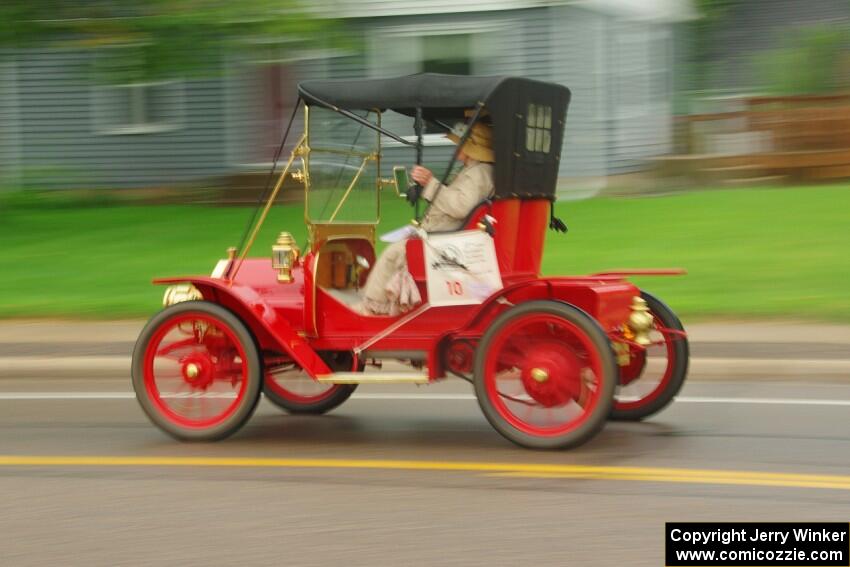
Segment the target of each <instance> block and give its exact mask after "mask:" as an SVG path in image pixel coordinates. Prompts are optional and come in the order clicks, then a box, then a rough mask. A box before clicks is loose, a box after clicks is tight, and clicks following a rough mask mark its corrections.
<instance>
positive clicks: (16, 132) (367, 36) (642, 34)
mask: <svg viewBox="0 0 850 567" xmlns="http://www.w3.org/2000/svg"><path fill="white" fill-rule="evenodd" d="M376 3H380V2H377V0H376ZM386 4H387V6H389V5H393V6H395V7H397V3H396V2H390V1H389V0H388V1H387V2H386ZM484 4H487V3H483V4H482V6H483V5H484ZM509 4H510V5H511V7H512V8H511V9H509V8H508V5H509ZM519 4H522V5H523V6H526V7H524V8H519V9H517V8H515V7H514V6H515V5H519ZM487 5H488V6H489V8H490V9H489V10H481V11H455V12H454V13H422V12H423V11H424V12H428V11H429V10H431V9H432V8H434V6H435V5H432V4H428V5H427V6H424V5H423V6H421V8H422V9H421V10H420V11H419V12H418V13H417V15H410V16H387V17H371V18H352V19H349V20H347V21H346V33H349V34H350V35H351V39H352V40H353V41H352V44H354V45H361V46H363V49H359V50H356V51H352V52H350V53H333V54H331V55H325V56H316V57H313V58H311V59H307V60H304V59H301V60H294V61H292V62H291V63H289V64H287V65H285V67H286V72H285V80H286V81H288V83H287V84H283V85H281V87H282V89H283V91H282V92H286V93H288V92H292V93H294V92H295V84H294V82H295V81H297V80H305V79H311V78H326V77H334V78H340V79H345V78H360V77H364V76H372V77H379V76H390V75H399V74H406V73H412V72H418V71H419V67H418V62H417V61H418V60H416V61H413V56H407V57H408V59H405V58H404V56H403V54H400V52H402V51H403V50H404V49H405V48H406V47H408V44H407V42H409V41H411V39H410V38H414V37H416V35H417V34H426V35H427V34H429V33H470V34H471V37H472V38H473V39H472V40H471V42H472V44H473V65H472V72H473V73H475V74H482V75H494V74H502V75H515V76H526V77H530V78H534V79H539V80H543V81H554V82H558V83H561V84H564V85H566V86H567V87H569V88H570V89H571V91H572V102H571V105H570V109H569V113H568V116H567V124H566V135H565V138H564V146H563V152H562V160H561V169H560V174H561V177H562V178H568V179H570V180H576V179H594V180H598V179H601V178H603V177H604V176H606V175H611V174H617V173H623V172H628V171H633V170H635V169H638V168H641V167H643V166H644V165H645V162H646V159H647V158H649V157H651V156H655V155H659V154H663V153H667V152H668V151H669V149H670V137H671V134H670V124H671V113H672V107H671V101H670V99H671V96H670V93H671V91H672V82H673V81H672V80H671V77H672V57H670V61H666V60H664V62H663V63H659V62H658V59H659V57H658V53H656V52H655V51H653V49H654V47H653V46H643V45H641V43H640V42H641V41H644V40H647V41H648V39H649V38H653V37H667V36H669V37H672V33H671V29H672V24H670V23H666V22H660V21H658V20H635V19H628V18H625V17H623V16H617V15H614V13H612V11H610V10H596V9H591V8H590V7H586V6H592V5H593V3H592V2H590V3H588V2H586V3H583V4H582V5H575V4H563V3H560V4H559V3H551V2H542V3H535V2H518V1H517V2H504V3H498V2H496V3H490V4H487ZM534 5H536V6H537V7H527V6H534ZM411 6H412V4H411ZM583 6H585V7H583ZM395 7H394V8H393V9H396V8H395ZM425 7H427V8H428V10H425ZM358 9H359V10H361V13H367V12H366V7H364V6H359V7H358ZM434 9H435V10H436V8H434ZM446 11H448V10H446ZM636 42H637V43H636ZM662 43H663V42H662ZM668 44H669V46H672V40H671V41H669V42H668ZM636 45H637V46H638V47H639V48H636V47H635V46H636ZM653 45H654V44H653ZM669 46H668V48H669V49H672V48H670V47H669ZM666 56H667V52H666V51H665V52H664V57H666ZM89 57H90V55H88V54H87V53H86V52H83V51H75V50H68V49H65V50H29V51H19V52H17V62H16V65H15V66H14V69H13V70H14V71H15V72H14V75H15V79H16V80H15V81H14V86H12V85H11V84H10V83H11V82H10V81H3V82H2V84H0V121H2V122H0V124H1V125H0V127H2V131H0V168H3V169H4V170H6V171H7V172H17V174H18V175H19V176H20V177H22V178H23V179H25V181H26V183H27V184H29V185H40V186H47V187H75V186H79V187H110V188H111V187H155V186H162V185H173V184H179V183H186V182H189V183H191V182H197V181H199V180H202V179H210V178H216V177H221V176H226V175H228V174H231V173H234V172H236V171H239V170H241V169H246V168H247V169H254V170H256V169H257V168H256V165H257V164H258V163H262V162H265V161H268V160H269V159H271V155H272V154H273V149H274V148H273V147H272V146H273V145H274V137H275V136H274V135H269V136H268V139H265V138H266V137H265V136H263V139H262V140H258V137H259V134H258V133H263V132H269V131H271V130H276V129H277V128H278V127H279V124H278V123H277V122H275V121H274V120H273V119H271V120H270V119H269V117H268V116H267V115H264V113H263V112H262V111H263V109H264V108H265V107H267V106H268V104H269V102H268V100H267V99H266V98H264V96H263V93H262V92H261V91H262V89H261V86H262V84H263V83H262V82H261V81H258V77H259V76H260V75H261V73H262V69H263V65H262V64H255V63H251V62H249V61H246V60H244V59H241V58H238V57H237V56H235V55H233V56H231V58H230V59H228V60H225V61H223V62H222V68H223V70H224V74H223V75H222V76H218V77H213V78H209V79H203V80H192V81H185V82H184V88H183V91H182V95H181V96H182V97H184V98H185V102H186V104H185V111H184V113H183V115H182V119H181V121H180V127H179V128H176V129H174V130H171V131H164V132H156V133H145V134H106V133H104V132H103V131H102V129H101V128H98V125H97V123H96V120H95V119H94V116H93V113H94V110H93V109H94V107H95V103H94V102H93V92H94V91H95V89H97V87H94V86H92V80H91V79H92V76H91V73H90V65H91V61H90V59H89ZM662 64H663V65H666V70H665V71H664V72H662V73H657V72H655V73H653V72H652V71H653V69H654V68H657V67H658V66H659V65H662ZM0 71H2V68H0ZM6 72H7V75H8V69H6ZM653 81H655V82H653ZM13 94H17V96H11V95H13ZM175 96H177V95H175ZM16 100H17V101H18V103H17V104H15V101H16ZM293 102H294V99H293V100H291V101H288V102H287V101H285V100H284V101H283V103H282V104H283V105H286V104H291V103H293ZM284 114H285V115H286V116H285V117H286V118H288V116H289V114H288V111H285V110H284ZM384 125H385V126H386V127H387V128H388V129H390V130H393V131H394V132H397V133H399V134H401V135H413V131H412V120H410V119H409V118H406V117H400V116H397V115H396V116H393V115H392V114H391V113H388V114H387V115H385V117H384ZM301 127H302V124H301V119H300V117H299V119H298V120H297V122H296V124H295V125H294V126H293V135H292V136H291V138H290V145H289V147H291V146H292V144H294V142H295V139H296V138H297V133H298V132H299V131H300V129H301ZM262 144H265V145H266V146H268V147H266V148H265V149H262V147H261V148H259V149H258V145H259V146H262ZM263 147H265V146H263ZM453 151H454V147H453V146H451V145H434V146H429V147H427V148H426V150H425V153H424V163H425V164H426V165H430V166H433V167H434V168H435V171H436V172H437V173H441V172H442V169H441V168H442V167H443V166H444V165H443V164H445V163H446V161H447V160H448V158H449V157H450V156H451V154H452V153H453ZM414 159H415V152H414V150H413V149H411V148H409V147H405V146H402V145H399V144H393V143H390V142H389V141H387V144H386V145H385V153H384V159H383V162H382V165H383V166H384V167H383V171H382V175H384V176H387V175H389V173H390V170H391V168H392V166H394V165H397V164H410V163H411V162H412V161H413V160H414ZM564 190H565V191H568V190H570V188H569V187H564Z"/></svg>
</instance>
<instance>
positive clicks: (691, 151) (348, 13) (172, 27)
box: [0, 0, 850, 318]
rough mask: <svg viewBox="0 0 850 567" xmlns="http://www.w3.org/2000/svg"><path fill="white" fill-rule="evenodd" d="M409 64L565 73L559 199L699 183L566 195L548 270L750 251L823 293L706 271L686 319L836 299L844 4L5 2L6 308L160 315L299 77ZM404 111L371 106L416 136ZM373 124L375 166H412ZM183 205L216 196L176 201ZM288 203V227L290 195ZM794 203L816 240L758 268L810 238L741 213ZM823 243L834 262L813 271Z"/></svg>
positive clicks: (781, 0)
mask: <svg viewBox="0 0 850 567" xmlns="http://www.w3.org/2000/svg"><path fill="white" fill-rule="evenodd" d="M417 72H442V73H460V74H506V75H522V76H528V77H533V78H536V79H541V80H546V81H555V82H559V83H563V84H565V85H567V86H568V87H569V88H570V89H571V90H572V93H573V99H572V104H571V106H570V110H569V114H568V121H567V135H566V138H565V143H564V148H563V158H562V165H561V172H560V174H561V178H560V184H559V196H560V197H561V198H562V200H563V201H567V202H571V201H574V200H577V199H585V198H588V197H602V198H611V197H624V196H625V197H634V196H642V195H655V196H657V195H666V194H670V193H676V194H679V195H686V196H690V197H688V198H690V199H694V200H691V201H681V200H675V199H674V200H665V201H663V202H661V203H660V204H656V205H653V207H654V208H652V209H651V210H648V209H646V207H647V205H636V204H634V203H629V202H627V201H622V200H621V201H618V202H617V203H618V204H617V205H605V206H601V205H599V204H598V200H592V201H590V202H582V203H576V204H575V205H570V207H571V208H569V212H568V213H565V214H564V216H565V217H566V218H567V220H570V219H572V220H573V222H574V225H573V226H574V227H576V228H584V227H586V228H587V230H586V232H584V233H577V232H576V231H574V232H573V236H571V237H569V238H574V240H567V241H560V243H559V244H557V247H556V248H555V249H554V250H555V251H554V252H553V253H552V254H549V255H548V258H549V260H548V263H547V265H546V266H547V268H546V269H547V271H549V272H558V273H569V272H574V271H581V270H585V269H594V268H596V267H610V264H615V265H625V264H628V265H632V264H641V263H646V262H662V263H673V264H686V267H688V268H691V269H692V270H693V269H696V270H697V273H699V271H700V269H704V270H710V269H711V268H708V267H707V266H708V265H710V264H711V265H713V264H715V263H716V262H717V261H720V262H721V265H719V266H718V267H717V273H716V274H710V273H703V274H702V275H703V276H705V277H716V278H717V280H718V281H723V278H725V281H728V278H729V274H730V273H733V272H735V273H741V272H740V271H741V270H743V273H742V275H741V276H740V277H742V278H744V282H743V283H742V286H741V287H744V286H745V285H748V284H749V285H759V283H758V282H759V281H761V280H763V279H764V278H765V277H780V278H782V277H784V276H785V275H787V267H788V266H789V265H791V266H794V267H796V268H800V269H802V268H805V269H807V270H814V271H815V272H817V271H818V270H820V271H821V272H822V273H823V274H825V276H824V277H826V278H827V280H826V281H824V282H823V285H822V286H821V287H822V288H823V289H824V290H825V291H824V292H817V291H816V290H815V291H813V290H812V289H805V290H804V289H802V287H800V289H798V290H797V291H796V292H795V293H796V295H792V296H791V298H790V299H789V298H788V297H789V296H788V294H787V293H784V294H783V298H784V299H781V300H780V299H777V300H778V301H779V304H775V303H771V304H770V305H761V306H760V305H756V304H754V303H753V302H752V300H751V299H750V298H742V299H741V300H740V301H739V304H740V308H739V309H738V310H737V311H736V308H734V307H730V306H728V305H725V304H724V303H723V301H722V300H721V299H719V298H718V295H720V294H723V293H725V290H722V289H718V287H717V286H714V287H712V288H711V289H706V290H704V293H701V294H698V295H689V294H687V293H685V294H684V296H683V297H682V303H683V304H684V309H685V313H686V314H687V313H692V314H701V313H703V312H705V313H708V314H720V315H725V314H731V315H736V314H745V315H746V314H751V315H774V314H778V315H801V316H807V315H808V314H810V313H811V312H812V309H810V307H812V306H814V307H813V309H815V310H816V311H818V313H817V314H816V315H815V316H816V317H820V318H823V317H827V318H836V317H837V318H845V317H850V304H848V302H847V300H846V299H844V298H843V295H841V294H839V293H837V292H838V290H837V285H836V284H835V282H836V281H837V280H835V279H834V278H836V277H838V275H836V274H834V269H833V268H834V262H838V263H842V262H841V256H840V249H841V248H842V247H843V246H844V245H845V244H846V240H842V238H844V237H843V236H842V235H843V233H844V232H845V231H843V230H842V229H841V227H842V226H843V223H844V222H845V221H847V220H848V219H847V218H846V217H845V216H843V215H841V212H843V210H845V209H846V204H847V203H848V202H847V197H846V195H847V191H844V190H840V189H836V187H841V186H842V184H843V183H844V180H845V179H847V178H850V84H848V83H850V3H848V2H847V1H846V0H807V1H801V0H762V1H758V2H756V1H747V0H574V1H556V0H551V1H541V0H489V1H484V0H481V1H478V0H473V1H468V2H463V3H459V2H449V1H445V0H419V1H416V2H412V1H408V0H359V1H354V0H351V1H344V0H314V1H311V2H300V3H299V2H296V1H295V0H243V1H240V2H224V1H216V0H169V1H165V0H132V1H131V0H99V1H96V0H92V1H86V2H83V1H69V2H58V1H54V0H27V1H23V0H5V1H4V2H3V3H2V6H0V207H2V208H0V214H2V215H3V216H2V220H0V222H2V227H0V237H2V238H3V239H4V241H5V243H6V245H7V248H10V249H12V250H13V251H16V252H17V254H16V253H15V252H13V253H12V255H11V258H9V259H10V261H11V264H12V265H10V267H9V269H10V270H11V272H10V273H12V274H13V276H12V277H10V278H6V283H5V284H0V285H2V286H5V289H0V292H3V298H2V299H0V316H3V315H5V316H12V315H17V316H20V315H39V314H51V313H54V314H62V313H66V314H78V313H87V312H91V313H93V314H95V315H97V316H103V315H112V316H118V315H128V316H135V315H141V314H144V313H147V312H149V311H147V309H148V307H149V306H154V305H155V302H153V301H152V300H150V299H144V300H143V299H142V296H140V295H138V294H139V293H140V292H139V291H137V290H138V289H140V288H144V287H145V285H144V280H146V279H147V278H148V277H149V276H150V275H152V272H156V273H167V272H168V270H170V269H175V270H176V271H178V272H186V271H197V270H202V271H206V270H207V269H208V265H209V264H210V262H211V259H210V258H211V257H215V256H217V255H220V254H221V252H220V251H219V250H223V247H224V246H226V245H229V244H233V242H234V239H235V238H236V237H237V236H238V233H239V231H240V227H241V225H242V223H243V222H244V220H245V218H246V217H247V214H248V213H247V212H242V211H239V210H235V209H234V210H233V211H230V210H229V209H226V208H225V206H227V205H237V206H238V205H242V204H247V203H253V202H254V201H255V200H256V198H257V196H258V195H259V194H260V193H261V192H262V189H263V187H264V186H265V181H266V176H267V172H268V169H269V166H270V163H271V160H272V158H273V156H274V154H275V151H276V149H277V146H278V143H279V140H280V137H281V134H282V131H283V129H284V127H285V125H286V122H287V121H288V119H289V116H290V114H291V110H292V107H293V104H294V103H295V100H296V96H297V94H296V84H297V82H298V81H299V80H302V79H308V78H325V77H327V78H340V79H344V78H357V77H380V76H391V75H401V74H409V73H417ZM398 118H399V117H387V118H386V122H385V124H386V125H387V126H388V127H389V128H391V129H393V130H395V131H398V132H399V133H400V134H410V133H412V123H411V121H410V120H399V119H398ZM300 121H301V119H300V117H298V118H297V119H296V126H295V127H296V130H297V129H298V127H299V125H300ZM426 139H427V144H428V150H427V151H426V156H425V157H426V164H429V165H431V164H435V165H436V164H441V163H444V161H445V159H446V157H447V156H448V155H450V152H451V146H450V144H449V143H448V142H447V141H446V140H445V139H444V138H443V137H442V136H440V135H439V134H433V135H429V136H426ZM384 142H385V151H386V154H385V155H386V159H385V162H384V168H385V170H387V169H388V168H389V167H391V166H392V165H394V164H396V163H409V162H411V161H412V158H413V154H412V152H411V151H410V150H409V149H407V148H404V147H402V146H400V145H398V144H394V143H393V142H392V141H391V140H385V141H384ZM383 173H384V175H386V174H387V173H388V171H384V172H383ZM836 184H837V185H836ZM801 187H805V189H800V188H801ZM765 188H766V189H765ZM708 189H711V190H712V191H711V196H710V197H709V196H706V195H705V193H706V190H708ZM718 189H734V191H733V192H732V193H731V194H727V193H725V192H722V191H717V190H718ZM753 190H756V191H761V192H760V193H753V192H752V191H753ZM774 190H782V191H781V193H779V194H774V193H770V191H774ZM301 198H302V197H301V192H300V191H299V190H298V189H297V187H296V184H289V185H287V187H286V189H285V190H284V192H283V195H282V201H284V202H288V203H291V204H293V207H295V204H297V203H298V201H299V200H300V199H301ZM188 203H196V204H197V203H203V204H208V205H213V206H216V207H218V209H216V210H214V211H209V210H205V209H200V208H196V209H194V210H193V211H192V212H188V211H186V210H183V209H180V208H179V206H181V205H185V204H188ZM594 203H597V204H594ZM561 206H566V205H561ZM128 207H130V210H126V209H127V208H128ZM175 207H176V208H175ZM295 208H297V207H295ZM104 210H109V211H110V212H109V213H108V214H107V213H105V212H103V211H104ZM293 210H294V209H293ZM95 211H100V212H99V213H95ZM696 211H702V212H703V214H705V215H708V214H709V213H711V216H710V217H708V216H706V217H700V218H694V214H695V212H696ZM805 211H809V212H808V213H805V214H804V212H805ZM727 213H728V214H727ZM281 214H284V213H281ZM28 215H29V216H28ZM51 215H52V216H51ZM783 215H787V216H783ZM836 215H837V216H836ZM408 216H409V212H403V213H401V212H400V213H399V214H398V215H397V217H392V222H397V221H398V222H400V221H401V220H404V219H405V218H406V217H408ZM290 217H291V218H292V219H295V220H293V221H291V222H294V223H295V224H299V226H300V220H297V219H299V218H300V214H297V213H294V212H293V213H292V215H290ZM290 217H287V218H290ZM211 219H215V220H214V221H213V220H211ZM280 222H284V221H283V220H281V221H280ZM388 222H389V221H388ZM806 222H811V223H812V224H814V225H817V227H818V233H819V234H820V235H822V236H823V238H819V237H818V238H816V236H817V235H814V234H811V233H807V236H806V238H807V239H809V241H808V243H807V245H806V246H805V247H804V248H803V249H801V250H800V257H799V258H798V259H793V258H792V259H791V260H790V261H789V260H788V258H787V257H784V258H783V257H780V256H774V257H773V260H771V262H773V263H769V264H767V265H765V266H763V267H762V268H761V269H760V270H759V271H758V272H756V271H755V270H754V268H753V264H752V262H753V261H756V262H758V261H759V260H765V261H766V259H767V258H769V257H771V254H774V255H775V254H776V248H777V247H780V248H782V250H783V254H788V253H791V252H792V249H793V248H794V245H795V243H799V241H798V240H789V235H788V234H787V233H783V234H774V233H770V232H769V231H768V232H760V233H758V234H741V233H740V231H741V230H742V229H741V227H742V226H743V225H753V224H755V225H757V226H767V225H780V226H782V227H784V228H787V227H789V226H791V225H797V224H800V223H803V224H802V225H801V226H800V227H801V228H802V226H803V225H805V223H806ZM213 223H215V226H217V227H218V229H217V230H215V231H210V229H209V227H210V226H212V225H213ZM178 225H180V226H179V228H180V230H177V228H178ZM110 226H112V227H113V228H112V230H111V231H110V230H109V228H108V227H110ZM275 228H276V229H278V230H279V229H280V226H279V225H278V226H277V227H275ZM131 230H135V232H133V233H132V234H131V233H130V232H125V231H131ZM701 231H702V232H701ZM730 231H731V232H730ZM824 231H826V232H828V235H827V234H825V233H824ZM801 232H802V230H801V231H800V232H798V233H797V234H796V235H795V237H794V238H797V237H799V234H800V233H801ZM591 233H597V234H596V235H595V236H593V237H591V236H590V234H591ZM599 233H601V234H599ZM190 235H191V236H190ZM583 235H584V236H583ZM718 235H719V237H720V238H721V239H722V238H724V237H728V238H730V239H731V240H730V241H729V242H725V241H724V242H721V246H720V248H723V249H725V250H727V251H728V250H729V249H730V248H739V246H738V245H740V244H742V243H744V244H743V246H744V248H742V249H740V257H739V258H738V260H737V262H736V263H734V264H730V263H729V262H730V261H731V260H729V258H728V257H726V259H725V260H724V259H722V258H721V259H720V260H718V259H717V258H715V257H714V255H716V254H717V253H718V251H717V249H718V247H717V242H716V238H717V237H718ZM269 238H271V237H269ZM582 238H587V239H588V240H586V241H585V240H581V239H582ZM144 241H147V242H148V243H149V245H148V247H147V248H142V245H141V244H140V242H144ZM119 242H120V243H122V244H123V246H122V247H120V248H119V247H118V243H119ZM189 242H192V243H193V245H192V246H189V244H188V243H189ZM671 242H673V243H674V244H675V243H676V242H678V243H680V244H681V246H680V247H676V246H675V245H673V246H672V247H671ZM699 242H703V243H704V245H705V249H704V250H701V252H700V253H699V254H696V255H694V254H695V253H694V252H693V250H692V249H693V247H694V246H697V247H700V245H699V244H698V243H699ZM48 243H51V244H48ZM154 243H155V244H154ZM565 243H566V244H565ZM759 243H760V244H759ZM727 244H731V245H732V246H726V245H727ZM750 245H751V246H752V248H747V246H750ZM109 246H115V247H116V248H115V249H113V250H109V249H108V247H109ZM134 246H135V247H137V248H136V249H134V248H132V247H134ZM181 246H184V248H181ZM566 246H571V248H570V249H569V251H568V252H564V254H563V255H562V256H559V255H558V254H559V252H558V251H559V250H561V249H562V248H563V247H566ZM128 247H130V248H128ZM659 248H661V249H663V250H668V251H672V252H676V254H668V255H665V254H662V253H660V251H659V250H658V249H659ZM812 248H818V249H820V251H821V252H820V253H821V255H822V256H823V255H825V256H826V257H825V259H824V261H823V264H822V265H819V266H810V265H808V263H809V262H810V261H811V258H809V257H808V255H807V253H806V252H807V250H811V249H812ZM83 250H85V251H86V253H82V252H81V251H83ZM131 250H132V252H130V251H131ZM550 250H552V248H550ZM263 252H264V253H265V252H266V251H265V249H264V250H263ZM553 254H554V255H553ZM683 254H684V257H683V256H682V255H683ZM146 258H147V259H146ZM187 258H188V262H187ZM178 260H179V261H178ZM724 261H725V262H726V263H725V264H724V263H723V262H724ZM64 262H67V263H68V265H67V266H64V267H63V263H64ZM603 262H604V263H606V264H607V265H604V266H602V265H601V264H602V263H603ZM187 263H188V265H187ZM597 264H600V265H599V266H597ZM28 265H29V266H30V268H25V266H28ZM838 269H839V271H840V270H843V269H844V268H843V267H839V268H838ZM68 272H73V275H70V276H69V275H68ZM46 273H61V275H62V277H63V278H68V277H70V279H71V280H73V279H74V278H77V277H81V278H82V280H81V281H80V282H79V284H78V285H79V287H80V288H85V287H91V286H92V285H95V286H100V285H103V284H102V282H103V281H104V280H103V278H107V279H108V280H110V281H112V282H113V284H112V285H111V287H110V286H107V287H108V289H107V290H106V291H103V292H101V293H98V295H99V296H101V299H99V300H98V299H96V298H93V297H90V298H89V299H86V297H87V295H86V293H84V292H83V291H82V289H81V292H80V295H78V296H74V297H67V296H63V294H67V293H68V291H67V290H57V289H56V286H51V288H50V290H49V293H51V294H54V296H55V297H54V299H55V301H52V300H51V299H50V298H48V297H46V296H45V293H46V291H45V290H43V289H41V287H42V286H43V282H44V277H45V274H46ZM747 273H750V274H751V278H750V280H751V281H750V282H748V281H747V278H746V274H747ZM95 274H96V275H97V277H94V275H95ZM839 275H840V274H839ZM841 277H843V275H842V276H841ZM98 278H100V279H98ZM122 278H123V279H122ZM66 283H67V286H73V285H74V284H73V283H72V282H70V281H67V280H66ZM663 285H666V284H663ZM803 285H808V284H803V283H802V282H801V283H800V284H799V286H803ZM799 286H798V287H799ZM815 287H817V286H815ZM833 287H834V288H835V289H834V290H833ZM36 290H37V291H36ZM766 291H768V292H769V290H766ZM833 291H834V293H833ZM145 293H147V294H150V293H151V292H150V291H149V290H146V291H145ZM823 293H827V294H831V295H830V297H829V298H828V299H826V298H824V296H823ZM30 294H31V296H30ZM758 295H759V296H763V295H764V294H758ZM104 296H106V297H110V296H111V299H104V298H103V297H104ZM133 297H135V299H133ZM145 297H148V296H145ZM706 301H708V302H709V305H708V307H704V304H705V302H706ZM69 302H72V303H73V302H76V303H75V305H76V306H75V307H72V308H69V307H68V305H69ZM780 304H781V305H780ZM107 305H110V306H111V307H107ZM742 310H743V311H742Z"/></svg>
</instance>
